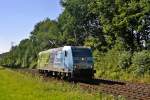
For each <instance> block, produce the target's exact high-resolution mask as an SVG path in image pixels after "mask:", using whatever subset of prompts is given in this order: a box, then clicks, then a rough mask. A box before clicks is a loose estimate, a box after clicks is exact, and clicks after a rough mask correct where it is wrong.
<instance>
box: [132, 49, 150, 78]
mask: <svg viewBox="0 0 150 100" xmlns="http://www.w3.org/2000/svg"><path fill="white" fill-rule="evenodd" d="M132 63H133V67H134V68H135V72H136V73H137V74H140V75H141V74H142V75H143V74H144V73H146V72H147V73H149V74H150V52H149V51H146V50H144V51H141V52H135V53H134V55H133V58H132Z"/></svg>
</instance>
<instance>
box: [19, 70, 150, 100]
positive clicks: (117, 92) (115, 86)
mask: <svg viewBox="0 0 150 100" xmlns="http://www.w3.org/2000/svg"><path fill="white" fill-rule="evenodd" d="M17 71H19V72H25V73H31V74H32V75H37V74H38V75H39V73H38V71H37V70H31V69H18V70H17ZM44 78H45V79H46V80H48V78H49V77H44ZM77 80H78V81H76V82H77V83H78V84H79V85H80V86H81V87H82V88H83V89H86V90H88V91H99V92H102V93H107V94H111V95H114V96H123V97H125V98H126V99H127V100H150V84H146V83H131V82H123V81H116V80H106V79H93V80H80V79H77Z"/></svg>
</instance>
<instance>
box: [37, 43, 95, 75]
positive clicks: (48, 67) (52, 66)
mask: <svg viewBox="0 0 150 100" xmlns="http://www.w3.org/2000/svg"><path fill="white" fill-rule="evenodd" d="M93 65H94V64H93V57H92V51H91V49H90V48H86V47H79V46H64V47H60V48H54V49H49V50H47V51H42V52H40V53H39V59H38V67H37V68H38V70H39V71H40V72H42V73H46V74H49V75H52V76H56V77H63V78H64V77H67V78H93V77H94V73H95V72H96V71H95V70H94V66H93Z"/></svg>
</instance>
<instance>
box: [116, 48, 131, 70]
mask: <svg viewBox="0 0 150 100" xmlns="http://www.w3.org/2000/svg"><path fill="white" fill-rule="evenodd" d="M130 64H131V53H130V52H126V51H124V52H122V53H121V54H120V55H119V61H118V66H119V67H120V68H122V69H127V68H128V67H129V66H130Z"/></svg>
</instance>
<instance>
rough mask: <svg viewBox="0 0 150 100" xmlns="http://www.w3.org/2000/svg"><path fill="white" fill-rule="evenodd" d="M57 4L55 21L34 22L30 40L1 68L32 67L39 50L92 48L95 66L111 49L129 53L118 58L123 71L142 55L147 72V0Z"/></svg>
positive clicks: (76, 0) (149, 39)
mask: <svg viewBox="0 0 150 100" xmlns="http://www.w3.org/2000/svg"><path fill="white" fill-rule="evenodd" d="M60 4H61V5H62V7H63V8H64V10H63V12H62V13H61V14H60V15H59V17H58V19H57V20H50V19H49V18H47V19H45V20H43V21H41V22H39V23H37V24H36V25H35V27H34V30H33V31H32V32H31V33H30V37H29V38H28V39H24V40H22V41H21V42H20V44H19V45H17V46H14V47H12V48H11V50H10V51H9V52H8V53H7V55H5V57H3V59H1V60H0V63H1V65H5V66H9V67H23V68H26V67H31V68H35V67H36V66H37V59H38V53H39V52H40V51H43V50H47V49H50V48H55V47H61V46H64V45H75V46H83V45H84V46H88V47H91V48H92V49H93V52H94V57H96V63H98V62H100V61H101V60H100V59H99V58H100V57H101V56H100V55H101V54H103V55H104V56H106V55H107V54H108V53H109V51H111V50H113V49H114V50H115V52H117V51H124V52H129V53H130V55H129V56H127V57H126V55H123V56H122V57H119V58H120V59H121V60H119V61H120V62H119V64H118V65H121V66H123V68H124V66H125V67H128V66H130V65H131V64H132V63H133V62H130V61H131V59H132V58H134V57H133V55H134V54H135V53H136V52H145V53H144V54H145V56H146V58H145V59H146V64H148V67H146V68H147V70H150V54H149V49H150V1H149V0H60ZM121 54H124V53H121ZM121 54H120V55H121ZM127 55H128V54H127ZM147 55H148V56H147ZM136 58H137V57H136ZM139 58H141V57H139ZM105 60H106V59H105ZM133 61H134V60H133ZM124 62H125V64H124ZM122 63H123V65H122ZM140 66H141V65H140ZM96 68H97V69H99V68H98V66H97V67H96ZM140 68H141V67H140Z"/></svg>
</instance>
